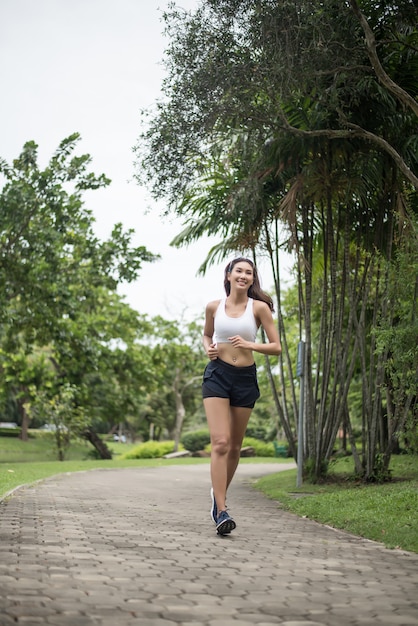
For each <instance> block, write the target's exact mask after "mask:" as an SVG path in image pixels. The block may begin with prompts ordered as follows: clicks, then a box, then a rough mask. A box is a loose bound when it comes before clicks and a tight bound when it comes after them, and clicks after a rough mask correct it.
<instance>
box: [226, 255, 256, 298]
mask: <svg viewBox="0 0 418 626" xmlns="http://www.w3.org/2000/svg"><path fill="white" fill-rule="evenodd" d="M228 280H229V282H230V283H231V287H232V285H234V287H236V288H237V289H240V290H242V289H245V290H246V291H248V289H249V288H250V287H251V285H252V284H253V282H254V270H253V267H252V265H251V263H247V261H238V263H235V265H234V267H233V268H232V270H231V271H230V272H229V275H228Z"/></svg>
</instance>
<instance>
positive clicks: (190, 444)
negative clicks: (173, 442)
mask: <svg viewBox="0 0 418 626" xmlns="http://www.w3.org/2000/svg"><path fill="white" fill-rule="evenodd" d="M181 443H182V444H183V446H184V447H185V448H186V450H188V451H189V452H198V451H199V450H204V449H205V447H206V446H207V445H208V444H209V443H210V434H209V431H208V430H204V429H202V430H195V431H194V432H192V433H186V434H185V435H183V436H182V438H181Z"/></svg>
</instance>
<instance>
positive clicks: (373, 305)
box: [137, 0, 418, 480]
mask: <svg viewBox="0 0 418 626" xmlns="http://www.w3.org/2000/svg"><path fill="white" fill-rule="evenodd" d="M366 15H367V19H366V17H365V16H366ZM165 18H166V24H167V31H166V32H167V33H168V35H169V37H170V43H169V47H168V50H167V55H166V60H167V70H168V73H167V78H166V79H165V81H164V83H163V92H164V95H165V99H164V100H163V101H161V102H159V103H157V110H156V114H155V115H154V116H153V117H152V118H151V120H150V121H149V123H148V126H147V128H146V129H145V130H144V132H143V133H142V135H141V141H140V143H139V144H138V146H137V154H138V163H139V164H140V166H141V174H138V178H139V179H140V180H142V181H144V180H145V181H146V182H148V184H150V186H151V189H152V191H153V193H154V195H155V196H156V197H160V198H162V197H164V198H166V199H167V200H168V207H169V209H171V210H173V211H175V212H176V213H177V214H178V215H179V216H181V217H183V218H184V220H185V223H186V227H185V229H184V231H183V232H182V233H181V234H180V235H179V236H178V237H177V238H176V239H175V241H174V243H175V244H177V245H181V244H184V243H186V244H187V243H188V242H190V241H193V240H195V239H198V238H199V237H200V236H201V235H202V234H203V233H206V234H213V233H216V232H217V233H219V234H220V236H221V237H222V242H221V243H220V244H219V246H215V248H214V249H213V250H212V251H211V252H210V254H209V257H208V259H207V260H206V262H205V263H206V264H207V263H210V262H212V261H213V260H214V259H220V258H223V257H224V256H225V255H228V254H230V252H231V251H232V250H240V251H242V250H249V251H251V252H252V253H254V254H256V255H257V254H263V253H264V254H265V253H267V254H268V255H269V258H270V259H271V261H272V266H273V269H274V276H275V290H276V294H278V296H277V299H278V303H279V309H280V289H279V286H280V284H279V267H278V263H277V247H278V246H279V245H280V243H281V242H280V240H279V235H278V228H277V225H278V222H279V221H281V222H283V223H287V224H288V229H289V237H288V242H289V245H290V246H291V247H292V248H293V249H294V250H295V252H296V257H297V266H296V269H297V276H298V289H299V314H300V336H302V332H305V333H306V339H307V345H308V350H307V352H306V359H307V363H306V365H307V368H306V370H307V372H308V383H309V384H308V385H307V398H306V401H307V402H306V406H307V411H308V421H307V433H306V435H307V437H306V450H305V451H304V452H305V458H307V460H309V461H310V467H311V468H312V477H313V478H314V479H317V478H318V477H320V475H321V473H322V471H323V468H324V467H325V464H324V461H325V462H326V461H327V459H329V458H330V455H331V454H332V450H333V445H334V441H335V437H336V435H337V432H338V429H339V428H340V425H341V423H342V421H344V423H346V422H347V416H348V418H349V411H348V405H347V402H348V397H349V390H350V384H351V381H352V380H353V375H354V372H355V371H356V368H360V370H361V372H362V376H363V400H364V402H363V452H364V456H363V459H362V460H361V461H360V459H359V457H356V461H357V467H358V470H359V473H361V474H362V475H363V477H364V478H365V479H366V480H368V479H373V478H374V477H375V465H376V459H377V453H378V449H379V441H378V440H379V435H380V434H381V433H382V432H383V429H384V419H383V417H382V415H383V412H382V408H383V404H382V396H381V384H382V382H383V376H384V371H385V360H386V358H387V352H384V351H383V352H380V354H379V356H377V355H376V353H375V342H374V339H373V335H372V329H373V327H374V326H375V324H376V321H377V313H378V311H379V308H382V307H383V310H384V311H387V307H386V306H385V302H386V300H387V295H388V288H389V283H388V274H387V272H385V271H384V263H385V262H386V261H388V262H389V263H390V262H391V259H392V256H393V252H394V250H395V249H396V246H397V245H398V242H397V240H396V238H395V236H394V235H395V226H396V225H397V224H399V226H400V228H401V232H403V233H404V234H405V233H409V232H410V231H408V229H407V228H406V227H407V225H408V224H411V223H412V221H413V220H412V216H413V212H414V211H416V209H417V200H416V188H417V178H416V175H415V174H414V169H415V168H416V166H417V155H418V150H417V139H418V135H417V125H416V113H415V105H414V104H413V102H414V98H415V97H416V95H417V93H418V83H417V80H416V76H417V72H416V69H417V62H418V61H417V58H418V55H417V46H416V41H417V29H416V12H415V10H414V7H413V6H412V3H411V2H410V1H407V0H401V1H399V2H396V3H391V4H390V6H388V7H386V8H385V7H383V8H382V5H381V3H375V2H367V1H365V2H362V3H361V5H360V4H358V3H356V2H351V3H350V4H349V3H344V4H343V5H342V6H341V5H336V4H335V3H334V2H331V0H329V1H326V2H321V3H320V4H318V3H315V2H312V1H308V0H304V1H301V2H297V3H295V2H290V1H285V2H281V3H277V2H271V1H269V0H265V1H260V0H257V1H256V0H254V1H253V0H247V1H246V2H237V1H236V0H211V1H210V2H207V3H204V4H202V5H201V6H200V7H199V8H198V9H197V11H196V12H195V13H194V14H191V13H189V14H185V13H182V12H181V11H180V10H177V9H175V8H174V9H172V10H171V12H169V13H167V14H166V16H165ZM370 30H371V31H372V33H373V37H372V38H371V37H370ZM365 34H366V38H365ZM376 55H379V58H378V59H377V58H376ZM377 61H378V63H377ZM408 236H411V237H415V235H414V234H411V235H408ZM205 263H204V264H203V265H202V269H203V270H204V269H205ZM318 286H319V288H320V292H319V293H320V297H318V294H317V293H315V290H316V289H318ZM314 303H316V306H317V307H320V309H319V310H318V308H317V309H316V311H315V310H314V309H313V306H315V305H314ZM319 311H320V327H319V333H318V336H314V335H313V330H314V325H313V317H314V315H315V313H319ZM282 322H283V320H282V319H281V317H280V316H279V323H280V324H282ZM280 330H281V334H282V333H283V332H284V330H285V328H284V324H282V327H281V329H280ZM283 344H284V348H285V350H284V355H285V356H286V359H287V363H286V365H287V367H288V370H289V371H288V374H287V378H288V380H293V378H294V376H293V374H292V369H291V359H290V358H289V352H288V350H287V348H286V341H284V342H283ZM282 371H283V368H282ZM283 380H284V378H283V377H282V381H283ZM291 389H292V392H291V403H292V404H291V406H292V409H293V411H289V410H288V409H287V406H286V403H284V405H283V407H280V404H278V411H279V412H280V410H282V412H283V415H284V417H285V418H286V414H287V415H290V413H291V412H293V415H294V416H296V415H297V411H295V410H294V409H295V408H296V400H295V394H294V387H291ZM283 423H284V424H286V419H283ZM349 423H350V422H349V419H348V424H349ZM351 441H352V444H353V451H354V453H355V454H356V448H355V445H354V440H353V437H352V436H351ZM382 442H383V439H381V441H380V445H381V444H382Z"/></svg>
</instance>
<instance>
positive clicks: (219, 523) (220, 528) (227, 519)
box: [216, 511, 237, 535]
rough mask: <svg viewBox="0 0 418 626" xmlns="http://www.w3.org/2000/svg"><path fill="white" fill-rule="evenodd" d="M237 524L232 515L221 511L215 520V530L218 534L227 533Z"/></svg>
mask: <svg viewBox="0 0 418 626" xmlns="http://www.w3.org/2000/svg"><path fill="white" fill-rule="evenodd" d="M236 527H237V525H236V523H235V522H234V520H233V519H232V517H231V516H230V515H229V514H228V513H227V512H226V511H221V512H220V513H219V516H218V519H217V520H216V531H217V533H218V535H228V534H229V533H230V532H231V530H234V528H236Z"/></svg>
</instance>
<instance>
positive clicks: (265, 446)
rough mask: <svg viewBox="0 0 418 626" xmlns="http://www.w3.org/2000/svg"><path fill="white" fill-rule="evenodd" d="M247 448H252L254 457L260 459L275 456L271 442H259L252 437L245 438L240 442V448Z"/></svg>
mask: <svg viewBox="0 0 418 626" xmlns="http://www.w3.org/2000/svg"><path fill="white" fill-rule="evenodd" d="M247 446H250V447H251V448H254V452H255V455H256V456H261V457H271V456H275V453H274V445H273V443H271V442H269V443H265V442H263V441H260V440H259V439H254V438H253V437H247V436H245V437H244V439H243V441H242V447H243V448H246V447H247Z"/></svg>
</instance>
